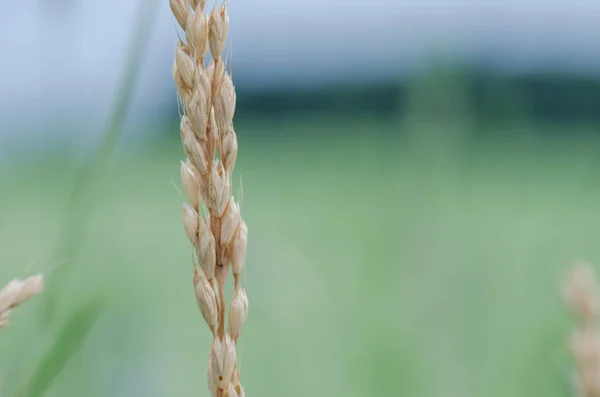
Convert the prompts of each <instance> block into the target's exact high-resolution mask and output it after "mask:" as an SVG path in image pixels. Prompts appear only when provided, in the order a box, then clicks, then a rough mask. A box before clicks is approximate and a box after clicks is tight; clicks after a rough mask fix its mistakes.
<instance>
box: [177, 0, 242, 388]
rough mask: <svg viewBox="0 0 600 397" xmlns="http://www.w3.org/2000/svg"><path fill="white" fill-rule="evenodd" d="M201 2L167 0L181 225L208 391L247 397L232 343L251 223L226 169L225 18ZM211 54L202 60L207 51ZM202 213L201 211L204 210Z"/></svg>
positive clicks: (232, 156) (231, 92) (229, 86)
mask: <svg viewBox="0 0 600 397" xmlns="http://www.w3.org/2000/svg"><path fill="white" fill-rule="evenodd" d="M205 3H206V2H205V1H204V0H170V6H171V10H172V11H173V14H174V15H175V18H176V19H177V21H178V22H179V25H181V27H182V28H183V31H184V32H185V41H184V40H183V39H181V40H179V42H178V44H177V48H176V51H175V63H174V65H173V78H174V79H175V84H176V86H177V91H178V93H179V98H180V101H181V105H182V110H183V115H182V116H181V125H180V132H181V140H182V143H183V149H184V151H185V153H186V155H187V159H186V160H185V161H183V162H182V163H181V180H182V183H183V187H184V190H185V192H186V195H187V197H188V199H189V204H187V203H185V204H184V205H183V223H184V227H185V231H186V234H187V235H188V237H189V239H190V242H191V243H192V245H193V246H194V251H195V254H196V258H197V260H198V262H199V264H194V274H193V282H194V289H195V295H196V301H197V303H198V306H199V308H200V311H201V312H202V316H203V317H204V320H205V321H206V323H207V324H208V327H209V328H210V330H211V332H212V335H213V341H212V343H211V347H210V353H209V360H208V373H207V379H208V387H209V390H210V392H211V394H212V396H217V397H239V396H244V389H243V388H242V386H241V384H240V374H239V368H238V365H237V359H236V343H237V341H238V338H239V336H240V332H241V331H242V327H243V325H244V323H245V322H246V318H247V316H248V298H247V296H246V292H245V290H244V288H243V287H242V285H241V277H240V276H241V273H242V271H243V269H244V262H245V258H246V245H247V234H248V229H247V227H246V223H245V222H244V220H243V219H242V217H241V215H240V208H239V206H238V204H237V203H236V202H235V200H234V198H233V197H232V192H231V178H232V176H231V173H232V170H233V167H234V165H235V160H236V157H237V137H236V134H235V131H234V129H233V114H234V112H235V101H236V97H235V89H234V86H233V82H232V80H231V76H230V75H229V73H228V72H227V69H226V65H225V62H224V60H223V57H222V54H223V50H224V48H225V44H226V41H227V31H228V28H229V16H228V14H227V7H226V5H225V3H223V4H221V5H220V6H218V7H217V6H215V8H214V9H213V10H212V11H211V12H210V13H209V14H205V12H204V8H205ZM209 49H210V53H211V55H212V59H210V60H205V57H206V56H207V53H208V50H209ZM205 213H206V215H204V214H205ZM230 267H231V269H232V273H233V279H234V293H233V298H232V302H231V306H230V307H229V319H228V320H229V321H228V329H227V330H226V329H225V316H226V301H225V294H224V289H223V287H224V284H225V281H226V278H227V275H228V273H229V269H230Z"/></svg>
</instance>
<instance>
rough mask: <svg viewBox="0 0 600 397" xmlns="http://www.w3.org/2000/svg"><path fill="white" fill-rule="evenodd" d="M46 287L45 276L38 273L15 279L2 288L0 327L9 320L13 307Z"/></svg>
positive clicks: (0, 293)
mask: <svg viewBox="0 0 600 397" xmlns="http://www.w3.org/2000/svg"><path fill="white" fill-rule="evenodd" d="M43 289H44V276H42V275H40V274H38V275H36V276H31V277H28V278H26V279H24V280H19V279H14V280H12V281H11V282H9V283H8V284H6V286H5V287H4V288H2V290H0V329H2V328H4V327H5V326H6V325H7V324H8V322H9V317H10V314H11V312H12V309H14V308H16V307H17V306H19V305H20V304H22V303H24V302H26V301H28V300H29V299H31V298H32V297H34V296H35V295H38V294H39V293H41V292H42V290H43Z"/></svg>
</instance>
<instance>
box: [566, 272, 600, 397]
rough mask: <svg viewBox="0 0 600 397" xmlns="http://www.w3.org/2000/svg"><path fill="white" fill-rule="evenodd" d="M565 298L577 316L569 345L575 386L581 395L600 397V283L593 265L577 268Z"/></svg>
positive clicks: (569, 277)
mask: <svg viewBox="0 0 600 397" xmlns="http://www.w3.org/2000/svg"><path fill="white" fill-rule="evenodd" d="M563 297H564V300H565V302H566V303H567V305H568V307H569V309H570V310H571V312H572V313H573V314H574V315H575V316H576V318H577V327H576V329H575V330H574V331H573V333H572V335H571V338H570V341H569V347H570V350H571V354H572V355H573V358H574V359H575V363H576V371H575V375H574V383H575V387H576V389H577V391H578V393H579V395H580V396H581V397H600V334H599V333H598V325H597V323H598V315H599V314H600V313H599V311H598V309H599V306H598V285H597V282H596V274H595V272H594V269H593V267H592V266H591V265H589V264H587V263H579V264H577V265H576V266H574V267H573V269H572V270H571V272H570V274H569V276H568V277H567V280H566V282H565V285H564V287H563Z"/></svg>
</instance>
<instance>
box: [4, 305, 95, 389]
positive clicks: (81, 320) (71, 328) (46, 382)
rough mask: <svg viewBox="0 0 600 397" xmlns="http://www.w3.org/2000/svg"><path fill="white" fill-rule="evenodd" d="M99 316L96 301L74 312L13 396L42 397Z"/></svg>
mask: <svg viewBox="0 0 600 397" xmlns="http://www.w3.org/2000/svg"><path fill="white" fill-rule="evenodd" d="M101 312H102V305H101V303H100V301H99V300H92V301H90V302H88V303H87V304H85V305H84V306H82V307H81V308H80V309H79V310H78V311H76V312H75V313H74V314H73V315H72V316H71V317H70V318H69V319H68V320H67V322H66V323H65V324H64V326H63V328H62V329H61V330H60V332H59V334H58V336H57V338H56V339H55V341H54V343H53V344H52V346H51V347H50V349H49V350H48V352H47V353H46V354H45V355H44V356H43V357H42V359H41V360H40V362H39V364H38V366H37V368H36V370H35V372H34V373H33V375H32V376H31V378H30V379H29V380H28V381H27V383H26V384H25V385H24V387H22V388H21V389H20V390H19V391H18V392H17V394H16V395H17V396H19V397H39V396H42V395H43V394H44V393H45V391H46V390H47V389H48V388H49V387H50V386H51V385H52V382H53V381H54V380H55V379H56V378H57V377H58V376H59V375H60V373H61V372H62V370H63V369H64V368H65V366H66V365H67V363H68V361H69V359H70V358H71V356H72V355H73V354H74V353H75V352H76V351H77V350H78V349H79V348H80V346H81V344H82V343H83V341H84V339H85V337H86V335H87V334H88V333H89V331H90V330H91V328H92V326H93V325H94V323H95V321H96V319H97V318H98V316H99V315H100V313H101Z"/></svg>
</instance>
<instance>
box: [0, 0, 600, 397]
mask: <svg viewBox="0 0 600 397" xmlns="http://www.w3.org/2000/svg"><path fill="white" fill-rule="evenodd" d="M209 4H212V3H211V2H209ZM228 6H229V13H230V20H231V25H230V33H231V34H230V37H231V40H230V41H231V46H230V47H231V48H230V50H231V51H230V57H229V60H230V63H231V66H232V69H233V79H234V83H235V84H236V88H237V93H238V107H237V112H236V118H235V125H236V131H237V134H238V139H239V147H240V151H239V155H238V162H237V165H236V181H237V184H236V189H237V190H238V191H239V192H240V194H241V197H242V209H243V214H244V216H245V219H246V221H247V223H248V225H249V229H250V235H249V236H250V239H249V241H250V243H249V254H248V261H247V275H246V279H247V280H246V284H247V290H248V295H249V299H250V316H249V320H248V323H247V324H246V327H245V329H244V333H243V335H242V338H241V340H240V346H239V350H238V352H239V353H238V354H239V358H240V363H241V373H242V380H243V383H244V385H245V387H246V392H247V395H249V396H281V395H285V396H307V395H311V396H327V395H336V396H342V395H343V396H349V397H358V396H376V395H389V396H415V397H416V396H418V397H454V396H456V397H467V396H473V397H475V396H489V397H501V396H502V397H505V396H514V397H518V396H523V397H525V396H527V397H531V396H544V397H554V396H556V397H558V396H570V395H572V390H571V386H570V380H569V378H570V374H571V371H572V363H571V361H570V359H569V356H568V352H567V349H566V347H565V343H566V342H565V341H566V338H567V336H568V334H569V330H570V328H571V327H572V325H571V323H572V321H571V319H570V318H569V317H568V315H567V314H566V313H565V310H564V307H563V305H562V303H561V300H560V296H559V293H558V286H559V285H560V282H561V279H562V278H563V277H564V275H565V272H566V271H567V269H568V267H569V266H570V265H571V264H572V263H573V262H574V261H576V260H578V259H580V258H587V259H588V260H590V261H591V262H592V263H596V264H600V244H599V242H600V134H599V133H598V132H599V129H598V128H599V127H600V51H598V45H597V44H598V37H600V24H599V23H598V22H600V3H599V2H596V1H592V0H587V1H586V0H581V1H578V2H567V1H565V0H555V1H548V0H543V1H542V0H530V1H527V2H522V1H517V0H488V1H485V2H482V1H472V0H453V1H451V0H427V1H417V0H406V1H397V0H372V1H370V2H365V1H358V0H344V1H342V0H339V1H338V0H331V1H322V0H320V1H317V0H304V1H276V0H254V1H242V0H229V1H228ZM1 8H2V12H0V54H1V58H0V59H1V60H2V62H1V63H0V164H1V167H0V264H1V266H0V275H1V276H2V280H3V281H2V283H5V282H8V281H9V280H10V279H12V278H13V277H23V276H26V275H28V274H31V273H35V272H43V273H44V274H46V275H47V289H46V291H45V293H44V295H42V296H41V297H38V298H36V299H35V300H34V301H32V302H31V303H29V304H27V305H26V306H24V307H23V308H21V309H19V310H18V311H17V312H16V313H14V316H13V318H12V320H13V323H12V324H11V326H10V327H8V328H6V329H4V330H2V333H1V335H0V357H1V363H0V374H1V377H0V379H1V387H2V394H3V395H7V396H11V395H30V396H37V395H47V396H80V395H85V396H113V397H117V396H148V397H149V396H208V391H207V389H206V386H205V371H206V361H207V351H208V346H209V341H210V337H209V332H208V330H207V329H206V326H205V325H204V323H203V321H202V318H201V316H200V313H199V311H198V309H197V307H196V304H195V301H194V296H193V289H192V283H191V270H192V266H191V249H190V247H189V244H188V242H187V239H186V237H185V233H184V232H183V227H182V221H181V214H180V211H181V202H182V200H183V198H182V194H181V193H180V190H181V188H180V182H179V180H178V178H179V160H180V159H182V158H183V157H184V155H183V151H182V149H181V147H180V143H179V135H178V114H177V99H176V90H175V87H174V84H173V82H172V78H171V65H172V59H173V53H174V45H175V43H176V40H177V29H176V27H175V25H176V22H175V19H174V18H173V17H172V16H171V14H170V11H169V7H168V1H167V0H139V1H134V0H127V1H123V0H104V1H88V0H25V1H20V2H19V1H12V2H9V1H5V2H2V7H1Z"/></svg>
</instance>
